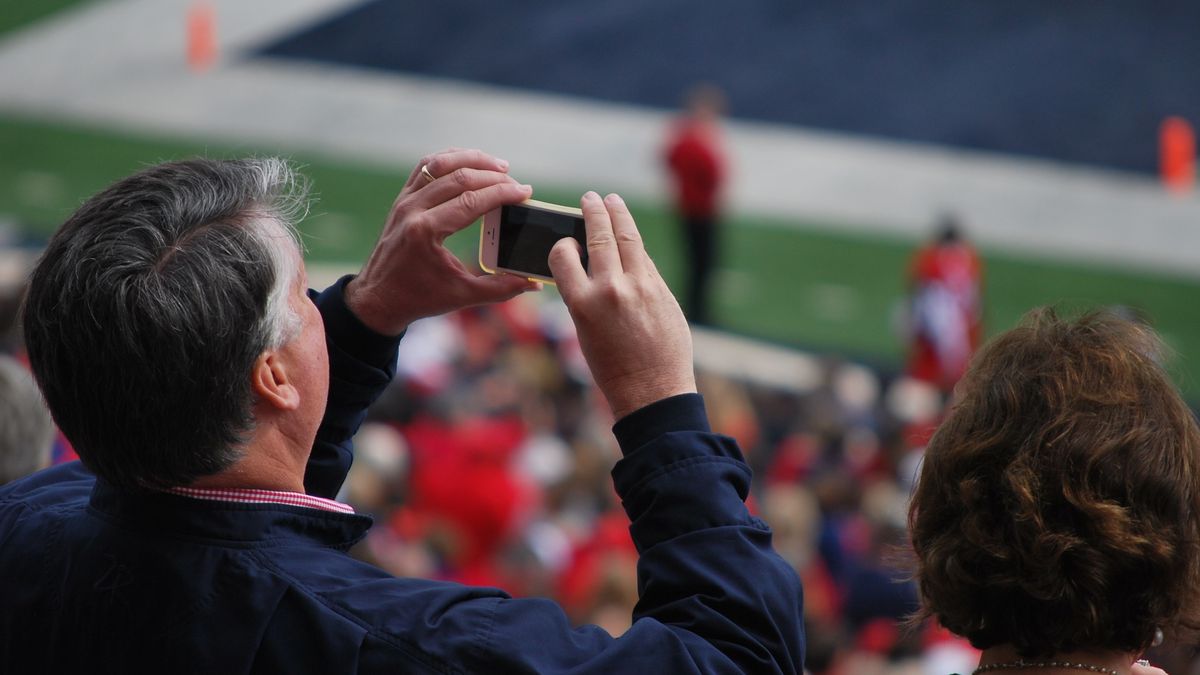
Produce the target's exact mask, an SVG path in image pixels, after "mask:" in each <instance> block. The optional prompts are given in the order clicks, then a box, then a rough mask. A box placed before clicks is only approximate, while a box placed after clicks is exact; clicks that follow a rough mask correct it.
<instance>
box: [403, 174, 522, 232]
mask: <svg viewBox="0 0 1200 675" xmlns="http://www.w3.org/2000/svg"><path fill="white" fill-rule="evenodd" d="M532 194H533V188H532V187H530V186H528V185H520V184H518V183H496V184H494V185H489V186H487V187H483V188H480V189H478V190H467V191H466V192H463V193H461V194H459V195H458V196H457V197H455V198H454V199H450V200H448V201H444V202H442V203H441V204H438V205H437V206H434V207H433V208H431V209H429V210H428V211H426V212H425V215H426V217H427V218H429V220H430V222H432V223H433V227H434V231H435V232H436V233H437V234H438V235H439V236H440V237H442V238H445V237H448V236H450V235H452V234H454V233H455V232H458V231H459V230H461V229H463V228H465V227H466V226H468V225H470V224H471V223H473V222H475V221H476V220H478V219H479V218H480V216H482V215H483V214H485V213H487V212H488V211H491V210H492V209H496V208H500V206H501V205H503V204H516V203H517V202H522V201H525V200H526V199H529V196H530V195H532Z"/></svg>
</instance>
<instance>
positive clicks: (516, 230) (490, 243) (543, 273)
mask: <svg viewBox="0 0 1200 675" xmlns="http://www.w3.org/2000/svg"><path fill="white" fill-rule="evenodd" d="M566 237H574V238H575V239H576V240H577V241H578V242H579V245H580V247H581V248H582V249H583V256H582V257H583V267H584V269H587V235H586V233H585V230H584V227H583V211H580V210H579V209H577V208H573V207H570V206H559V205H558V204H548V203H546V202H539V201H536V200H533V199H527V200H525V201H523V202H521V203H520V204H507V205H505V206H501V207H500V208H498V209H494V210H492V211H489V212H488V213H486V214H485V215H484V216H483V226H482V227H480V228H479V266H480V267H482V268H483V270H484V271H485V272H490V273H492V274H499V273H501V272H505V273H508V274H516V275H520V276H523V277H526V278H528V279H534V280H537V281H545V282H549V283H554V277H553V276H552V275H551V274H550V262H549V259H550V249H551V248H552V247H553V246H554V244H555V243H557V242H558V240H559V239H563V238H566Z"/></svg>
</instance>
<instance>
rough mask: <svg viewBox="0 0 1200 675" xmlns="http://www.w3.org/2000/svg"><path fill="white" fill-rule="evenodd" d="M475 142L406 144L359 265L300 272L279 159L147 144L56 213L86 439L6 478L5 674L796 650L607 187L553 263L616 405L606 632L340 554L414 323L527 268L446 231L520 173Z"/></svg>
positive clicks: (534, 668) (49, 348)
mask: <svg viewBox="0 0 1200 675" xmlns="http://www.w3.org/2000/svg"><path fill="white" fill-rule="evenodd" d="M507 171H508V165H507V163H506V162H504V161H502V160H499V159H496V158H495V157H492V156H490V155H487V154H485V153H482V152H479V151H474V150H458V149H453V150H448V151H445V152H441V153H436V154H433V155H430V156H428V157H426V158H424V159H423V160H422V162H421V163H420V165H419V168H418V169H414V170H413V172H412V173H411V174H410V176H409V178H408V180H407V182H406V183H405V185H404V187H403V189H402V190H401V191H400V194H399V196H398V197H397V198H396V201H395V203H394V204H393V206H392V209H391V212H390V213H389V215H388V218H387V221H386V223H385V225H384V228H383V231H382V233H381V235H380V237H379V241H378V243H377V244H376V246H375V248H374V250H373V251H372V253H371V254H370V256H369V258H368V260H367V262H366V263H365V264H364V266H363V268H362V270H361V272H360V273H359V274H358V275H352V276H348V277H345V278H343V279H341V280H339V281H338V282H337V283H336V284H334V285H333V286H332V287H330V288H329V289H326V290H325V291H323V292H321V293H315V292H312V291H308V290H307V277H306V273H305V267H304V262H303V260H302V258H301V255H300V250H299V247H298V246H297V242H296V237H295V234H294V230H293V226H292V221H293V219H294V218H296V217H297V216H298V214H299V213H300V212H301V211H302V209H303V206H304V203H305V198H304V196H303V189H302V188H303V186H302V180H301V179H300V178H299V177H298V176H297V175H296V174H294V173H293V172H292V171H291V170H290V169H289V168H288V166H287V164H286V163H284V162H282V161H279V160H273V159H263V160H242V161H210V160H193V161H187V162H177V163H170V164H163V165H160V166H156V167H152V168H150V169H147V170H145V171H143V172H141V173H139V174H136V175H134V176H131V177H129V178H126V179H124V180H122V181H119V182H117V183H116V184H114V185H113V186H111V187H109V188H108V189H106V190H104V191H102V192H101V193H99V194H98V195H96V196H94V197H93V198H91V199H90V200H88V201H87V202H86V203H85V204H84V205H83V206H82V207H81V208H80V209H79V210H78V211H77V212H76V213H75V214H74V215H72V216H71V218H69V219H68V220H67V222H66V223H64V224H63V226H62V228H60V230H59V231H58V232H57V233H56V234H55V235H54V237H53V238H52V239H51V241H50V243H49V244H48V246H47V248H46V251H45V253H44V254H43V256H42V259H41V261H40V262H39V263H38V266H37V268H36V269H35V271H34V273H33V275H32V279H31V283H30V289H29V293H28V296H27V299H26V303H25V308H24V330H25V339H26V343H27V346H28V350H29V356H30V362H31V365H32V368H33V371H34V374H35V376H36V378H37V380H38V383H39V385H40V386H41V388H42V391H43V393H44V395H45V398H46V401H47V403H48V404H49V407H50V410H51V411H52V413H53V415H54V418H55V420H56V421H57V422H58V424H59V426H60V428H61V429H62V430H63V432H64V433H65V434H66V436H67V437H68V438H69V439H70V440H71V441H72V443H73V444H74V446H75V449H76V451H77V452H78V453H79V456H80V458H81V460H82V464H80V463H70V464H66V465H63V466H60V467H55V468H53V469H49V470H47V471H42V472H39V473H37V474H34V475H33V476H30V477H28V478H25V479H22V480H19V481H16V482H14V483H12V484H10V485H8V486H6V487H5V488H3V489H0V635H3V636H4V639H2V640H0V672H81V671H86V672H113V673H117V672H121V673H126V672H131V671H132V672H141V671H143V670H146V669H149V668H153V669H154V670H155V671H156V672H170V673H176V672H180V673H181V672H196V673H251V672H256V673H257V672H263V673H278V672H286V673H300V672H312V673H368V672H370V673H373V672H389V673H394V672H438V673H464V672H472V673H474V672H487V673H492V672H542V673H551V672H572V673H613V672H755V673H770V672H786V673H798V672H800V671H801V669H802V661H803V649H804V642H803V633H802V630H801V624H800V619H801V602H802V599H801V592H800V587H799V581H798V579H797V578H796V575H795V573H794V572H793V571H792V570H791V568H790V567H789V566H788V565H787V564H786V563H785V562H784V561H783V560H782V559H780V558H779V556H778V555H776V554H775V552H774V551H773V550H772V548H771V543H770V531H769V530H768V529H767V527H766V526H765V525H764V524H763V523H762V522H761V521H760V520H758V519H757V518H754V517H752V516H750V515H749V513H748V512H747V510H746V508H745V505H744V503H743V501H744V499H745V498H746V495H747V491H748V488H749V470H748V468H747V467H746V465H745V463H744V462H743V461H742V459H741V455H740V452H739V451H738V449H737V447H736V445H735V444H734V443H733V442H732V440H730V439H728V438H725V437H722V436H717V435H714V434H712V433H711V432H710V431H709V428H708V423H707V419H706V417H705V413H704V408H703V403H702V401H701V400H700V398H699V396H698V394H696V385H695V380H694V377H693V375H692V363H691V336H690V335H689V333H688V329H687V324H686V322H685V320H684V318H683V314H682V312H681V311H680V309H679V306H678V304H677V303H676V302H675V299H674V297H672V295H671V293H670V291H669V290H668V289H667V287H666V285H665V284H664V283H663V281H662V278H661V277H660V276H659V275H658V273H657V271H656V270H655V268H654V264H653V262H651V261H650V259H649V257H648V256H647V255H646V252H645V249H644V248H643V246H642V243H641V239H640V237H639V235H638V232H637V227H636V225H635V224H634V221H633V218H632V216H631V215H630V213H629V210H628V209H627V208H626V207H625V205H624V203H623V202H622V201H621V200H620V198H619V197H617V196H616V195H609V196H608V197H607V198H604V199H601V198H600V197H599V196H598V195H596V194H595V193H592V192H589V193H588V194H586V195H584V197H583V199H582V206H583V210H584V214H585V221H586V225H587V233H588V236H587V239H588V243H587V249H588V254H589V256H590V258H589V260H590V262H589V264H588V268H587V269H585V268H584V267H583V264H582V262H581V256H580V251H579V249H578V246H577V245H576V244H575V242H574V240H571V239H566V240H564V241H562V242H559V244H558V245H556V247H555V248H554V250H553V252H552V253H551V256H550V264H551V268H552V269H553V270H554V275H555V278H556V280H557V281H558V283H559V288H560V290H561V292H562V295H563V298H564V300H565V302H566V304H567V306H568V308H569V310H570V312H571V315H572V318H573V319H574V321H575V323H576V326H577V327H578V330H579V339H580V344H581V346H582V348H583V351H584V354H585V356H586V358H587V360H588V363H589V365H590V367H591V369H592V373H593V375H594V377H595V380H596V384H597V386H598V387H599V389H600V391H601V392H602V393H603V394H604V395H605V397H606V398H607V400H608V403H609V405H610V407H611V408H612V411H613V415H614V418H615V419H616V420H617V423H616V425H615V426H614V433H615V434H616V436H617V439H618V442H619V443H620V445H621V447H622V451H623V452H624V453H625V458H624V459H622V460H621V461H620V462H618V463H617V465H616V467H614V469H613V479H614V483H615V486H616V489H617V491H618V493H619V494H620V495H621V497H622V499H623V500H624V504H625V508H626V510H627V512H628V513H629V515H630V518H631V520H632V526H631V533H632V536H633V538H634V541H635V543H636V544H637V546H638V548H639V550H640V551H641V559H640V562H639V576H640V591H641V599H640V602H639V604H638V607H637V609H636V611H635V622H634V624H633V627H632V628H631V629H630V630H629V631H628V632H627V633H626V634H625V635H623V636H621V637H620V638H613V637H611V636H609V635H608V634H607V633H605V632H604V631H603V630H601V629H599V628H597V627H595V626H584V627H578V628H573V627H571V626H570V625H569V624H568V622H567V620H566V617H565V615H564V614H563V612H562V610H561V609H560V608H558V607H556V606H555V605H553V603H549V602H547V601H544V600H537V599H513V598H510V597H509V596H508V595H507V594H505V593H504V592H503V591H500V590H498V589H486V588H469V587H464V586H459V585H455V584H448V583H443V582H437V581H429V580H422V579H399V578H395V577H391V576H389V575H388V574H386V573H385V572H383V571H381V570H379V569H377V568H374V567H372V566H370V565H367V564H364V563H362V562H359V561H356V560H354V559H352V558H351V557H349V556H348V555H346V553H345V551H346V550H347V549H348V548H349V547H350V546H351V545H353V544H354V543H355V542H356V541H358V540H360V539H361V538H362V537H363V536H364V535H365V533H366V531H367V528H369V527H370V525H371V521H370V519H369V518H367V517H365V516H361V515H356V514H354V513H353V510H352V509H351V508H350V507H349V506H347V505H345V504H341V503H338V502H336V501H334V500H333V497H334V496H335V495H336V493H337V491H338V488H339V487H340V486H341V484H342V481H343V480H344V479H345V476H346V473H347V471H348V469H349V466H350V462H351V459H352V443H351V440H352V437H353V435H354V433H355V431H356V430H357V429H358V427H359V425H360V424H361V423H362V421H363V419H364V417H365V414H366V408H367V406H368V405H370V403H371V402H372V401H373V400H374V399H375V398H376V397H377V396H378V395H379V394H380V393H381V391H382V390H383V388H384V387H385V386H386V385H387V383H388V382H389V381H390V380H391V378H392V376H393V375H394V373H395V359H396V349H397V345H398V342H399V340H400V337H401V335H402V334H403V332H404V330H405V329H406V327H407V326H408V325H409V324H411V323H412V322H413V321H415V320H417V319H419V318H422V317H426V316H432V315H435V314H440V313H444V312H448V311H452V310H455V309H458V308H462V307H467V306H470V305H476V304H480V303H488V302H497V301H501V300H505V299H507V298H511V297H513V296H515V295H517V294H520V293H523V292H525V291H529V290H534V289H536V288H537V285H536V284H534V283H533V282H531V281H528V280H525V279H521V278H517V277H514V276H476V275H475V274H473V273H472V272H470V271H469V270H468V269H467V268H466V267H464V266H463V264H462V263H461V262H460V261H458V260H457V259H456V258H455V257H454V256H453V255H452V254H450V253H449V251H448V250H447V249H446V248H445V247H444V246H443V241H444V240H445V239H446V237H448V236H449V235H450V234H452V233H454V232H456V231H459V230H461V229H463V228H465V227H467V226H468V225H469V224H471V223H472V222H474V221H475V220H476V219H478V218H479V217H480V216H481V215H482V214H484V213H486V212H487V211H490V210H492V209H493V208H497V207H499V206H500V205H502V204H508V203H515V202H519V201H521V200H523V199H526V198H528V197H529V196H530V194H531V189H530V188H529V186H526V185H520V184H518V183H517V182H516V181H514V180H512V179H511V178H510V177H509V176H508V173H507Z"/></svg>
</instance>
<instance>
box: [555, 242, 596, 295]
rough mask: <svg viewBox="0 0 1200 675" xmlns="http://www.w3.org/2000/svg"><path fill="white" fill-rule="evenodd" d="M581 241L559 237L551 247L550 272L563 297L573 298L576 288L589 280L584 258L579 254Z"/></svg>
mask: <svg viewBox="0 0 1200 675" xmlns="http://www.w3.org/2000/svg"><path fill="white" fill-rule="evenodd" d="M579 248H580V247H579V242H578V241H576V240H575V239H574V238H573V237H563V238H562V239H559V240H558V241H557V242H556V243H555V244H554V248H551V249H550V259H549V260H548V261H547V262H548V263H549V264H550V272H551V274H553V275H554V282H555V283H557V284H558V292H559V293H561V294H562V296H563V299H564V300H566V299H568V298H572V297H574V295H575V292H576V289H579V288H582V287H583V285H584V284H585V283H586V282H587V272H586V271H585V270H584V269H583V259H582V258H581V257H580V255H579Z"/></svg>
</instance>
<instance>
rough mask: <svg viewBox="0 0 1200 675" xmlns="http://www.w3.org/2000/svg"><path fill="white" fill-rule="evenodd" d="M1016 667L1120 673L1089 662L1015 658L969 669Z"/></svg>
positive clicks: (1008, 668) (980, 671) (973, 674)
mask: <svg viewBox="0 0 1200 675" xmlns="http://www.w3.org/2000/svg"><path fill="white" fill-rule="evenodd" d="M1018 668H1060V669H1064V670H1086V671H1089V672H1093V673H1105V675H1120V673H1118V672H1117V671H1116V669H1115V668H1105V667H1104V666H1093V665H1091V664H1089V663H1071V662H1070V661H1025V660H1023V659H1017V660H1016V661H1009V662H1008V663H989V664H987V665H986V666H979V667H978V668H976V669H975V670H973V671H971V675H979V673H987V672H991V671H993V670H1017V669H1018Z"/></svg>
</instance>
